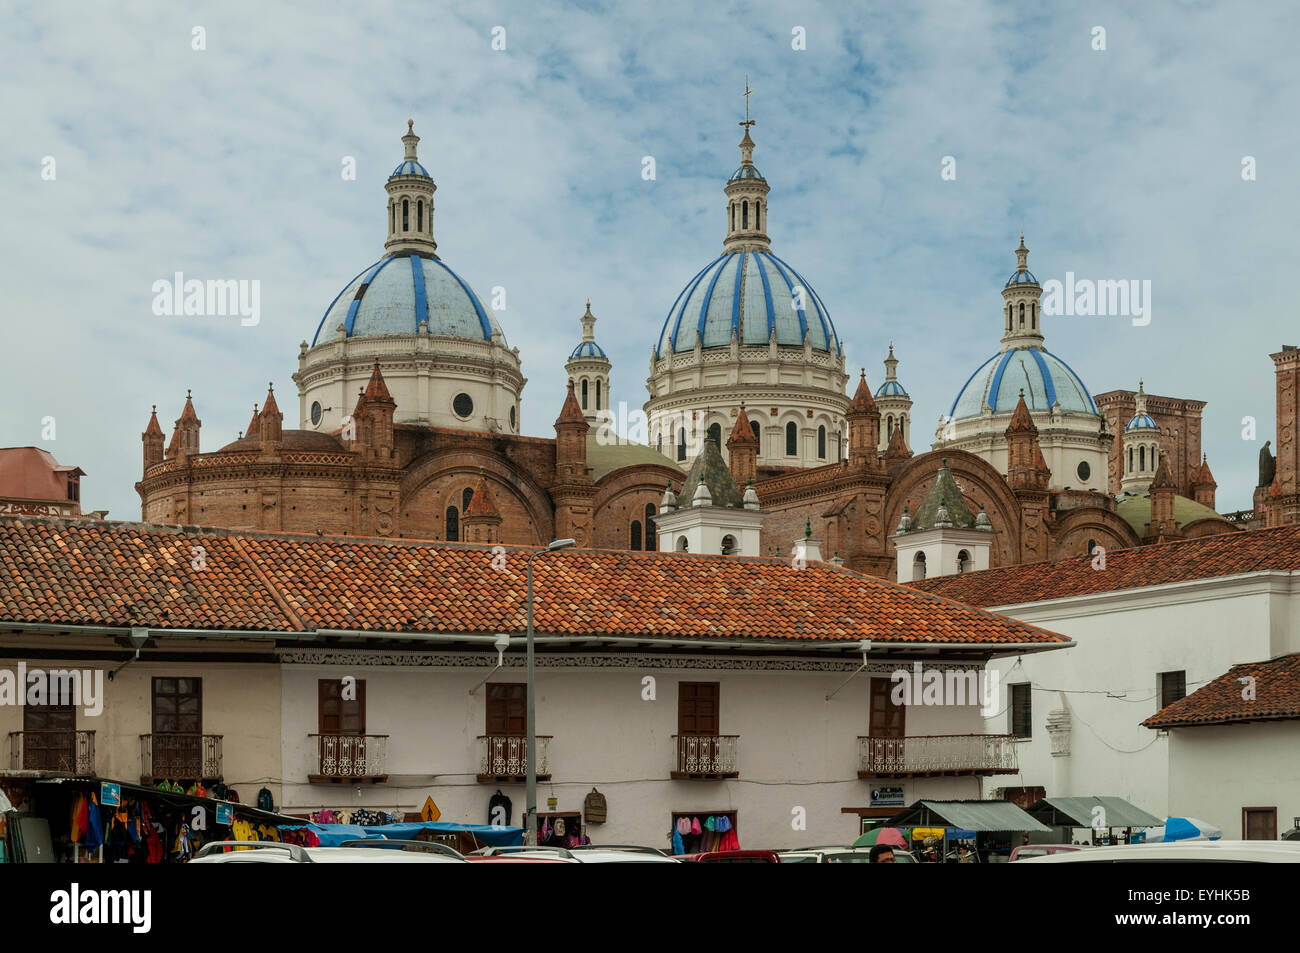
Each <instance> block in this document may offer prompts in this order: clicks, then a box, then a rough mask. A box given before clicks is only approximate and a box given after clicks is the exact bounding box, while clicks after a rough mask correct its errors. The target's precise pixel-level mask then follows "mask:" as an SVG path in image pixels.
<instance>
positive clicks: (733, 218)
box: [731, 202, 736, 232]
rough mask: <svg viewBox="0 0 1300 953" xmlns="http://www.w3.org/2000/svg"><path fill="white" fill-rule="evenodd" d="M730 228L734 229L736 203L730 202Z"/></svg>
mask: <svg viewBox="0 0 1300 953" xmlns="http://www.w3.org/2000/svg"><path fill="white" fill-rule="evenodd" d="M731 230H732V231H733V232H734V231H735V230H736V203H734V202H733V203H732V204H731Z"/></svg>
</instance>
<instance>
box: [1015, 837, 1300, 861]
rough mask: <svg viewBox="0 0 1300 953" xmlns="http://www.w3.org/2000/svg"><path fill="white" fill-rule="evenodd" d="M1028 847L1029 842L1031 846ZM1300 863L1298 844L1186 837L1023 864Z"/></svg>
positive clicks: (1071, 853)
mask: <svg viewBox="0 0 1300 953" xmlns="http://www.w3.org/2000/svg"><path fill="white" fill-rule="evenodd" d="M1031 846H1032V845H1031ZM1197 862H1202V863H1204V862H1209V863H1237V864H1300V843H1297V842H1295V841H1278V840H1274V841H1268V840H1186V841H1169V842H1165V843H1160V844H1120V845H1116V846H1114V847H1090V848H1088V849H1087V850H1076V851H1058V852H1056V853H1053V854H1048V855H1046V856H1044V857H1031V858H1029V859H1027V860H1025V861H1024V863H1026V864H1125V863H1138V864H1149V863H1197Z"/></svg>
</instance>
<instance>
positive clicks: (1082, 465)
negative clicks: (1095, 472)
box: [1074, 460, 1092, 483]
mask: <svg viewBox="0 0 1300 953" xmlns="http://www.w3.org/2000/svg"><path fill="white" fill-rule="evenodd" d="M1074 472H1075V473H1077V474H1079V479H1080V480H1081V481H1082V482H1084V483H1087V482H1088V477H1090V476H1092V467H1090V466H1088V461H1087V460H1081V461H1080V462H1079V466H1078V468H1077V469H1076V470H1075V471H1074Z"/></svg>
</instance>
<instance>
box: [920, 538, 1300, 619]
mask: <svg viewBox="0 0 1300 953" xmlns="http://www.w3.org/2000/svg"><path fill="white" fill-rule="evenodd" d="M1092 562H1093V557H1091V556H1076V557H1074V558H1072V559H1062V560H1059V561H1056V562H1041V563H1026V564H1024V565H1021V566H1004V567H1002V568H999V569H984V570H981V571H979V572H968V573H961V574H960V575H953V576H936V577H934V578H931V579H920V580H917V581H916V582H913V583H910V585H911V586H912V587H913V588H915V589H920V590H923V591H925V592H933V593H935V594H937V595H942V596H947V597H948V598H949V599H958V600H960V601H961V602H965V603H967V604H969V605H973V606H1008V605H1017V604H1020V603H1025V602H1041V601H1044V600H1048V599H1065V598H1068V597H1070V596H1080V595H1087V594H1090V593H1100V592H1118V591H1120V590H1124V589H1141V588H1143V587H1146V586H1159V585H1163V584H1166V583H1174V582H1189V581H1191V580H1194V579H1213V578H1215V577H1218V576H1235V575H1239V574H1242V573H1249V572H1259V571H1262V570H1266V569H1274V570H1280V571H1284V572H1296V571H1300V524H1292V525H1290V526H1279V527H1277V528H1275V529H1257V530H1252V531H1250V532H1246V533H1241V532H1234V533H1223V534H1220V535H1217V536H1202V537H1200V538H1198V539H1187V540H1179V541H1177V542H1172V543H1164V544H1162V545H1159V546H1135V547H1132V548H1130V549H1111V550H1107V551H1106V568H1105V569H1093V568H1092Z"/></svg>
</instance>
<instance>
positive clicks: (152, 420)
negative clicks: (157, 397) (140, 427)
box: [140, 404, 163, 437]
mask: <svg viewBox="0 0 1300 953" xmlns="http://www.w3.org/2000/svg"><path fill="white" fill-rule="evenodd" d="M162 435H163V432H162V427H160V426H159V425H158V405H157V404H154V405H153V412H152V413H150V414H149V424H148V426H147V427H145V428H144V433H143V434H141V435H140V436H142V437H161V436H162Z"/></svg>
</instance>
